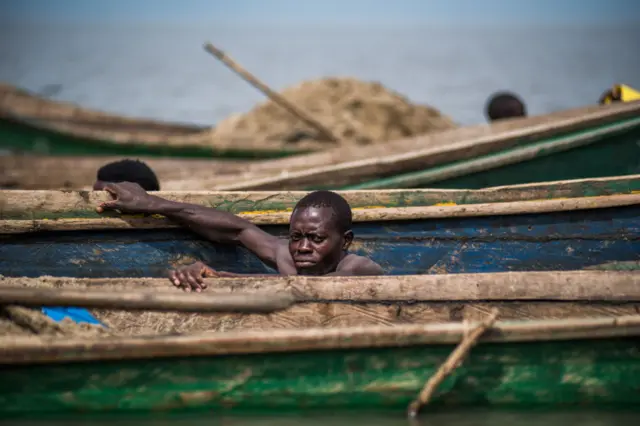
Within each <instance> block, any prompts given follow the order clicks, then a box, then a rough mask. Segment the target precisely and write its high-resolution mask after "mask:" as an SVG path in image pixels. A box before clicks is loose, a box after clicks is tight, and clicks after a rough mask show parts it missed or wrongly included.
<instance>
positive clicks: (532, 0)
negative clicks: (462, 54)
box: [0, 0, 640, 25]
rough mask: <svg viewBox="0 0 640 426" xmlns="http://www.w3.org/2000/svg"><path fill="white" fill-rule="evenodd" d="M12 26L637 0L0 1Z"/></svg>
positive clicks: (601, 8) (578, 8) (457, 19)
mask: <svg viewBox="0 0 640 426" xmlns="http://www.w3.org/2000/svg"><path fill="white" fill-rule="evenodd" d="M0 12H1V14H0V16H1V17H3V18H5V19H6V18H8V19H10V20H12V21H40V22H41V21H49V22H87V21H91V22H114V21H115V22H133V23H135V22H162V23H165V22H166V23H194V24H195V23H215V22H225V23H231V24H236V23H263V24H276V23H282V24H289V23H298V24H304V23H309V24H341V23H349V24H361V25H375V24H392V25H395V24H421V23H429V24H431V23H437V24H444V25H451V24H465V25H468V24H470V23H478V24H487V23H490V24H506V23H514V22H516V23H526V24H553V23H575V24H582V23H614V22H619V21H620V20H622V21H624V22H640V1H639V0H341V1H338V0H324V1H316V0H0Z"/></svg>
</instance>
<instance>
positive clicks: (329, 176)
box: [0, 102, 640, 191]
mask: <svg viewBox="0 0 640 426" xmlns="http://www.w3.org/2000/svg"><path fill="white" fill-rule="evenodd" d="M639 114H640V103H638V102H632V103H619V104H614V105H608V106H592V107H586V108H579V109H573V110H567V111H561V112H556V113H553V114H548V115H543V116H536V117H528V118H524V119H514V120H506V121H503V122H497V123H493V124H491V125H480V126H470V127H464V128H458V129H454V130H448V131H442V132H437V133H431V134H429V135H426V136H421V137H416V138H411V139H405V140H400V141H391V142H386V143H380V144H374V145H370V146H351V145H348V146H340V147H337V148H331V149H325V150H323V151H321V152H315V153H311V154H305V155H296V156H292V157H287V158H281V159H274V160H264V161H258V162H248V163H246V162H245V163H246V164H243V165H240V166H238V167H236V166H237V165H233V166H229V167H226V166H222V167H221V166H220V165H219V164H209V163H207V162H205V161H202V162H193V161H190V162H187V161H183V160H163V161H164V162H163V163H160V162H158V161H156V162H152V163H150V164H151V166H152V167H154V169H155V168H157V170H156V171H157V174H158V177H159V179H160V181H161V186H162V188H163V189H164V190H169V191H173V190H190V191H197V190H207V191H211V190H234V191H235V190H243V191H244V190H285V189H286V190H293V189H310V188H313V189H317V188H320V187H322V188H329V189H337V188H343V189H379V188H382V189H384V188H393V189H397V188H417V187H434V188H470V189H474V188H483V187H490V186H497V185H511V184H521V183H530V182H539V181H553V180H563V179H580V178H596V177H607V176H618V175H626V174H634V173H639V172H640V169H638V164H640V161H639V160H640V148H638V145H637V142H638V138H639V136H638V135H639V134H640V133H639V132H640V118H639V117H638V116H639ZM104 162H105V161H103V160H102V159H101V158H91V157H82V158H81V159H79V158H73V157H61V158H56V160H55V163H53V162H52V161H51V160H50V159H47V158H46V157H41V156H40V157H37V156H36V157H23V158H20V157H18V158H16V157H13V156H4V157H3V156H0V186H5V187H7V186H10V187H12V188H23V189H58V188H65V187H66V188H74V189H79V188H83V187H84V186H90V185H91V183H92V182H93V179H94V174H95V171H96V170H97V169H98V168H99V167H100V166H102V165H103V164H104ZM3 170H4V172H3Z"/></svg>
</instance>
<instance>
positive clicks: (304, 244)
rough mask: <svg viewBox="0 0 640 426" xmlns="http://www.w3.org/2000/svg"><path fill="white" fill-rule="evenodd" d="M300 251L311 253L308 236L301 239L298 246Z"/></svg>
mask: <svg viewBox="0 0 640 426" xmlns="http://www.w3.org/2000/svg"><path fill="white" fill-rule="evenodd" d="M298 251H299V252H301V253H310V252H311V251H312V250H311V244H309V240H308V239H307V238H303V239H302V240H301V241H300V245H299V246H298Z"/></svg>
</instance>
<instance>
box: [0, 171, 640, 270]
mask: <svg viewBox="0 0 640 426" xmlns="http://www.w3.org/2000/svg"><path fill="white" fill-rule="evenodd" d="M637 185H638V179H637V177H634V178H632V179H630V180H626V179H604V180H595V181H579V182H556V183H550V184H538V185H526V186H521V187H502V188H497V189H492V190H481V191H444V190H438V191H425V190H418V191H379V192H376V191H354V192H344V193H343V194H344V196H345V197H346V198H347V200H348V201H349V202H350V203H351V205H352V206H353V211H354V226H353V230H354V232H355V240H354V243H353V244H352V246H351V247H350V251H352V252H354V253H356V254H360V255H364V256H367V257H370V258H372V259H373V260H375V261H376V262H378V263H379V264H380V265H382V267H383V268H384V270H385V272H386V273H387V274H390V275H411V274H438V273H465V272H468V273H477V272H501V271H502V272H504V271H528V270H532V271H535V270H541V271H550V270H580V269H584V268H592V267H597V266H598V265H605V264H606V265H609V266H608V267H612V268H615V265H616V264H619V263H620V262H626V263H625V265H626V266H625V267H627V266H628V265H629V263H628V262H634V261H637V260H638V259H639V257H640V238H639V236H640V222H639V219H638V218H639V217H640V194H636V193H635V192H637ZM161 195H162V196H165V197H166V198H171V199H175V200H180V201H185V202H192V203H196V204H202V205H208V206H215V207H218V208H221V209H223V210H227V211H232V212H234V213H237V214H240V215H242V216H243V217H246V218H247V219H249V220H251V221H252V222H254V223H256V224H257V225H259V226H261V227H262V228H263V229H264V230H265V231H267V232H269V233H271V234H273V235H276V236H279V237H283V238H284V237H285V236H286V235H287V232H288V226H287V225H288V220H289V215H290V212H291V209H292V208H293V206H294V205H295V203H296V202H297V200H298V199H300V197H302V196H303V195H304V193H303V192H294V193H289V192H283V193H276V192H271V193H260V192H256V193H161ZM107 196H108V195H107V194H106V193H104V192H96V193H91V192H75V191H66V192H65V191H60V192H58V191H51V192H48V191H33V192H30V191H3V192H0V239H1V241H2V244H1V245H0V270H1V271H2V272H3V274H5V275H7V276H31V277H34V276H40V275H56V276H82V274H85V275H84V276H86V277H92V278H100V277H114V278H117V277H140V276H147V277H161V276H165V274H166V271H167V269H170V268H173V267H176V266H178V265H182V264H185V263H191V262H193V261H196V260H201V261H204V262H205V263H207V264H209V265H210V266H212V267H213V268H215V269H218V270H223V271H229V272H236V273H258V274H265V273H266V274H269V273H274V272H275V271H274V270H273V269H272V268H271V267H270V266H268V265H266V264H264V263H263V262H261V261H260V260H259V259H258V258H256V257H255V256H254V255H252V254H251V253H249V252H248V251H247V250H245V249H244V248H242V247H238V246H235V245H228V244H217V243H214V242H211V241H208V240H205V239H203V238H201V237H199V236H197V235H195V234H193V233H191V232H189V231H187V230H185V229H182V228H178V227H176V226H175V225H174V224H173V223H172V222H170V221H168V220H167V219H165V218H162V217H153V216H151V217H143V216H135V215H134V216H122V217H119V216H117V215H115V216H114V215H111V216H100V215H98V214H97V213H96V212H95V207H96V205H97V204H98V202H99V201H101V200H105V199H106V197H107ZM36 265H37V267H36ZM612 265H613V266H612Z"/></svg>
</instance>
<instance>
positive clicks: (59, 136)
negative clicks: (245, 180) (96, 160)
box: [0, 117, 308, 160]
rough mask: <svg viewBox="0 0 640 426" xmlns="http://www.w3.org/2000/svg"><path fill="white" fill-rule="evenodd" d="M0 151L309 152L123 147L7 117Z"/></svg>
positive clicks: (232, 155) (261, 155) (259, 155)
mask: <svg viewBox="0 0 640 426" xmlns="http://www.w3.org/2000/svg"><path fill="white" fill-rule="evenodd" d="M0 150H8V151H13V152H29V153H33V154H40V155H78V156H81V155H92V156H114V155H117V156H149V157H176V158H212V159H213V158H216V159H234V160H243V159H245V160H256V159H270V158H282V157H288V156H291V155H297V154H303V153H305V152H308V151H300V150H294V149H282V150H266V149H265V150H260V149H242V148H240V149H235V148H229V149H219V148H215V147H206V146H202V145H195V144H194V145H187V144H185V145H182V146H180V145H168V144H167V145H161V144H155V145H151V144H145V143H143V142H140V141H135V140H132V141H130V142H129V143H126V144H124V143H116V142H113V141H109V140H101V139H95V138H88V137H79V136H75V135H70V134H65V133H62V132H56V131H53V130H49V129H47V128H45V127H43V126H39V125H37V124H33V123H28V122H26V121H19V120H16V119H10V118H7V117H0Z"/></svg>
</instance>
